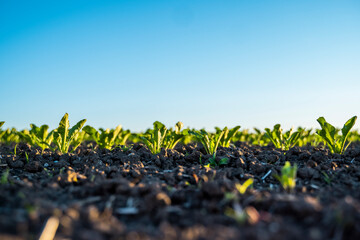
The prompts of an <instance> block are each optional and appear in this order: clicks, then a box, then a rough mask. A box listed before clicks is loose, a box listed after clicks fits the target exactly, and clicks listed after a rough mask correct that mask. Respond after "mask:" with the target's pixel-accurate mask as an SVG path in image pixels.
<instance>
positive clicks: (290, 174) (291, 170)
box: [274, 161, 297, 192]
mask: <svg viewBox="0 0 360 240" xmlns="http://www.w3.org/2000/svg"><path fill="white" fill-rule="evenodd" d="M296 171H297V165H296V164H294V166H291V164H290V162H289V161H286V162H285V165H284V166H283V167H282V169H281V175H277V174H276V175H274V177H275V178H276V179H277V180H279V182H280V183H281V186H282V187H283V188H284V189H285V190H286V191H287V192H291V191H293V189H294V188H295V186H296Z"/></svg>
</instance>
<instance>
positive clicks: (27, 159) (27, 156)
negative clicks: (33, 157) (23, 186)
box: [25, 152, 29, 163]
mask: <svg viewBox="0 0 360 240" xmlns="http://www.w3.org/2000/svg"><path fill="white" fill-rule="evenodd" d="M25 159H26V162H27V163H29V155H28V154H27V152H25Z"/></svg>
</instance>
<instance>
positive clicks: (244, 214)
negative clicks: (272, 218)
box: [225, 202, 260, 225]
mask: <svg viewBox="0 0 360 240" xmlns="http://www.w3.org/2000/svg"><path fill="white" fill-rule="evenodd" d="M225 215H226V216H228V217H230V218H233V219H234V220H235V221H236V222H238V223H239V224H241V225H242V224H245V223H249V224H251V225H254V224H256V223H258V222H259V220H260V214H259V212H258V211H257V210H256V209H255V208H254V207H252V206H248V207H246V208H245V209H243V208H242V207H241V206H240V204H239V203H237V202H236V203H234V205H233V208H227V209H226V210H225Z"/></svg>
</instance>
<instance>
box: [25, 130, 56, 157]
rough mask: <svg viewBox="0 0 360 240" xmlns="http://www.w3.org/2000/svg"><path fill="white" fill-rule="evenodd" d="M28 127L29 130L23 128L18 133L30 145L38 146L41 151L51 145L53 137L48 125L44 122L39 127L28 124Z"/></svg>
mask: <svg viewBox="0 0 360 240" xmlns="http://www.w3.org/2000/svg"><path fill="white" fill-rule="evenodd" d="M30 128H31V129H30V131H29V130H23V131H22V132H19V134H20V135H21V137H22V138H23V139H24V140H25V141H26V142H28V143H29V144H30V145H35V146H39V147H40V148H41V150H42V152H43V151H44V150H45V149H46V148H48V147H49V146H50V145H51V143H52V141H53V139H54V136H53V132H50V133H49V132H48V129H49V126H48V125H46V124H45V125H42V126H40V127H38V126H36V125H35V124H30Z"/></svg>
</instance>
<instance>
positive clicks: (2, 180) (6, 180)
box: [0, 168, 10, 184]
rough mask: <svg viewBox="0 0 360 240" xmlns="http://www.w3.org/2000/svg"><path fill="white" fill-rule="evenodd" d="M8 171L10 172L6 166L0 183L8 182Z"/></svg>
mask: <svg viewBox="0 0 360 240" xmlns="http://www.w3.org/2000/svg"><path fill="white" fill-rule="evenodd" d="M9 173H10V169H9V168H7V169H6V170H5V172H4V173H3V174H2V175H1V180H0V183H1V184H7V183H8V182H9Z"/></svg>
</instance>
